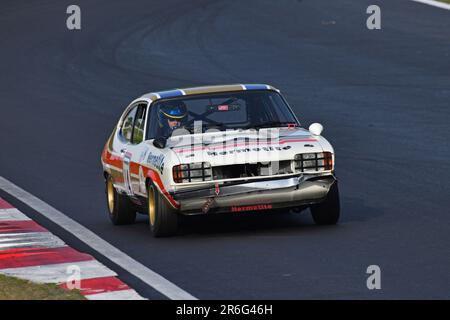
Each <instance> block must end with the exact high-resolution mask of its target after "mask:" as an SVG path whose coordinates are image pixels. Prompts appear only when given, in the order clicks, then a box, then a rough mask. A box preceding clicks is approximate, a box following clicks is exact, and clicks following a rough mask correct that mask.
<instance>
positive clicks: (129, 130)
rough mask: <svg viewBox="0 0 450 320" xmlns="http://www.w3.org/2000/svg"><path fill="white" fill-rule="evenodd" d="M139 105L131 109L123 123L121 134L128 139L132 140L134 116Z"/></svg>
mask: <svg viewBox="0 0 450 320" xmlns="http://www.w3.org/2000/svg"><path fill="white" fill-rule="evenodd" d="M136 111H137V107H134V108H133V109H131V110H130V111H129V112H128V114H127V115H126V116H125V119H124V121H123V124H122V130H121V134H122V136H123V137H124V138H125V140H127V141H131V136H132V134H133V124H134V118H135V116H136Z"/></svg>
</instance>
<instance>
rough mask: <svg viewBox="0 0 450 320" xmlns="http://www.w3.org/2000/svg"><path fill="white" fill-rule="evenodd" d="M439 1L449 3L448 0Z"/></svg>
mask: <svg viewBox="0 0 450 320" xmlns="http://www.w3.org/2000/svg"><path fill="white" fill-rule="evenodd" d="M438 1H440V2H445V3H450V0H438Z"/></svg>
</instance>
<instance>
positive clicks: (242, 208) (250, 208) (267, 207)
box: [231, 204, 273, 212]
mask: <svg viewBox="0 0 450 320" xmlns="http://www.w3.org/2000/svg"><path fill="white" fill-rule="evenodd" d="M272 208H273V206H272V205H271V204H257V205H253V206H234V207H231V212H243V211H259V210H270V209H272Z"/></svg>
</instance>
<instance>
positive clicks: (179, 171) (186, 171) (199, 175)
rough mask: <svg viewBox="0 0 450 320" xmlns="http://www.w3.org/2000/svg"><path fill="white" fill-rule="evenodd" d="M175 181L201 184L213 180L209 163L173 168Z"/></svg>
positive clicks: (182, 165)
mask: <svg viewBox="0 0 450 320" xmlns="http://www.w3.org/2000/svg"><path fill="white" fill-rule="evenodd" d="M172 173H173V180H174V181H175V182H176V183H186V182H200V181H210V180H212V169H211V164H210V163H209V162H196V163H189V164H181V165H177V166H174V167H173V168H172Z"/></svg>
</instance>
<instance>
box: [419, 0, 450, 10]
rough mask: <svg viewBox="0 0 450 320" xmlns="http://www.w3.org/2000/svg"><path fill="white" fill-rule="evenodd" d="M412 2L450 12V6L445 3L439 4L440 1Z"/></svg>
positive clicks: (424, 0)
mask: <svg viewBox="0 0 450 320" xmlns="http://www.w3.org/2000/svg"><path fill="white" fill-rule="evenodd" d="M412 1H414V2H420V3H423V4H428V5H430V6H433V7H438V8H441V9H447V10H450V4H448V3H444V2H439V1H434V0H412Z"/></svg>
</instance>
